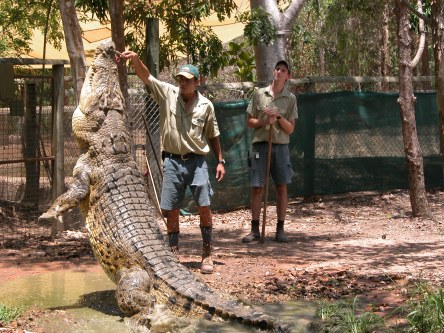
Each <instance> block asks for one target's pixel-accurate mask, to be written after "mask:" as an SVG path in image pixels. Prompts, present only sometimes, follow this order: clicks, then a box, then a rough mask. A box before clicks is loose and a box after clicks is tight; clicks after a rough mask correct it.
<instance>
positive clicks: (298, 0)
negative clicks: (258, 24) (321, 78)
mask: <svg viewBox="0 0 444 333" xmlns="http://www.w3.org/2000/svg"><path fill="white" fill-rule="evenodd" d="M306 1H307V0H294V1H291V2H290V5H289V6H288V8H287V9H286V10H285V12H283V13H281V12H280V11H279V8H278V5H277V3H276V0H250V8H251V10H253V9H257V8H259V7H262V8H263V9H264V10H265V11H266V12H267V13H269V14H270V16H271V20H272V22H273V24H274V26H275V27H276V30H277V37H276V40H274V41H273V44H272V45H264V44H260V45H256V46H255V47H254V56H255V60H256V76H257V81H259V82H262V83H268V82H269V81H271V80H272V79H273V69H274V65H275V64H276V62H278V61H279V60H281V59H285V57H286V46H287V36H288V35H289V33H290V30H291V27H292V26H293V24H294V22H295V21H296V18H297V16H298V15H299V13H300V11H301V9H302V7H303V6H304V3H305V2H306ZM290 62H291V61H290Z"/></svg>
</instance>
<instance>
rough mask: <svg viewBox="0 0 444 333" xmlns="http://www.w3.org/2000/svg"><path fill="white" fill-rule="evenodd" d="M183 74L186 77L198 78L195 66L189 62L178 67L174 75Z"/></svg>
mask: <svg viewBox="0 0 444 333" xmlns="http://www.w3.org/2000/svg"><path fill="white" fill-rule="evenodd" d="M179 75H182V76H185V77H186V78H187V79H192V78H193V77H194V78H196V79H198V78H199V71H198V70H197V68H196V67H195V66H193V65H190V64H186V65H183V66H181V67H180V68H179V70H178V71H177V74H176V76H179Z"/></svg>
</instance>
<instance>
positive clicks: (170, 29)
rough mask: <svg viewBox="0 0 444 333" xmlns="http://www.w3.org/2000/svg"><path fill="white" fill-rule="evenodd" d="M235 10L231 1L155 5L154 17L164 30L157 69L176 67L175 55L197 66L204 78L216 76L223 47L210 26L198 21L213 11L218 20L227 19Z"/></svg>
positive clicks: (165, 0)
mask: <svg viewBox="0 0 444 333" xmlns="http://www.w3.org/2000/svg"><path fill="white" fill-rule="evenodd" d="M235 8H236V4H235V2H234V1H232V0H218V1H205V0H194V1H189V0H163V1H160V2H159V3H157V4H156V5H155V8H154V14H155V16H156V17H159V19H161V20H162V21H163V22H164V23H165V27H166V33H165V35H164V37H163V38H162V40H161V42H162V46H161V50H160V69H162V68H164V67H169V66H170V65H173V64H176V63H177V61H178V59H177V54H178V53H179V54H183V55H184V56H185V57H186V58H187V62H190V63H193V64H195V65H198V66H199V68H200V71H201V73H202V74H203V75H204V76H207V75H211V76H215V75H217V72H218V70H219V69H221V68H223V67H224V66H225V65H226V64H227V61H228V60H227V54H226V53H225V52H223V45H222V42H221V41H220V40H219V38H218V37H217V36H216V35H215V34H214V32H213V31H212V29H211V28H210V27H203V26H202V25H201V23H202V21H203V20H204V19H205V18H206V17H208V16H209V15H210V14H211V13H213V12H215V13H216V16H217V17H218V19H219V20H223V19H224V18H225V17H229V16H230V14H231V11H232V10H233V9H235Z"/></svg>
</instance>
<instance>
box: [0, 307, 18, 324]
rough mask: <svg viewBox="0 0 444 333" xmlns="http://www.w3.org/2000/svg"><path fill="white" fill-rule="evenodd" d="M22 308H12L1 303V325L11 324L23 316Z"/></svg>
mask: <svg viewBox="0 0 444 333" xmlns="http://www.w3.org/2000/svg"><path fill="white" fill-rule="evenodd" d="M22 312H23V309H22V308H21V307H11V306H7V305H5V304H2V303H0V323H5V324H7V323H9V322H11V321H13V320H14V319H16V318H17V317H18V316H20V315H21V313H22Z"/></svg>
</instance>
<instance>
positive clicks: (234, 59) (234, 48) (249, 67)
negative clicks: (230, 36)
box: [227, 41, 256, 82]
mask: <svg viewBox="0 0 444 333" xmlns="http://www.w3.org/2000/svg"><path fill="white" fill-rule="evenodd" d="M249 48H250V50H248V49H249ZM227 53H228V55H229V61H228V64H229V65H231V66H235V67H236V69H235V71H234V75H235V76H236V77H237V78H238V79H239V80H240V81H242V82H253V81H255V79H256V77H255V68H256V63H255V59H254V55H253V50H251V47H249V46H248V44H247V43H246V42H245V41H241V42H239V43H236V42H234V41H232V42H229V43H228V51H227Z"/></svg>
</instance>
